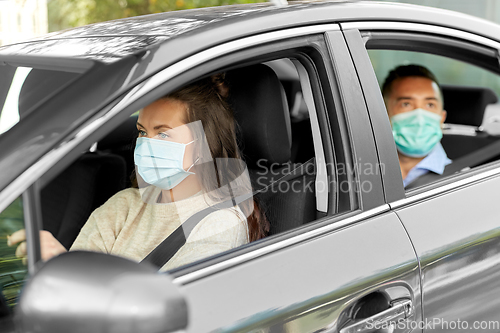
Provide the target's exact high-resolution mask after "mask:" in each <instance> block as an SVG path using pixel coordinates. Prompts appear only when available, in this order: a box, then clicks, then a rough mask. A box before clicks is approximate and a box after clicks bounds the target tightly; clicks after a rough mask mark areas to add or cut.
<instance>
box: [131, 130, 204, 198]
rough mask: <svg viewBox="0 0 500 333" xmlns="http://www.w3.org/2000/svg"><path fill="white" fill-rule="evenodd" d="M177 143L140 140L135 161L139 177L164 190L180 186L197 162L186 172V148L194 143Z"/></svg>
mask: <svg viewBox="0 0 500 333" xmlns="http://www.w3.org/2000/svg"><path fill="white" fill-rule="evenodd" d="M194 141H195V140H193V141H191V142H189V143H177V142H172V141H163V140H157V139H150V138H138V139H137V142H136V145H135V150H134V161H135V165H136V167H137V172H138V173H139V176H141V178H142V179H143V180H144V181H145V182H146V183H148V184H151V185H154V186H157V187H159V188H161V189H164V190H170V189H172V188H174V187H175V186H177V185H179V183H180V182H182V181H183V180H184V179H186V177H187V176H189V175H193V174H194V173H193V172H189V170H191V168H192V167H193V166H194V165H195V164H196V162H197V160H196V161H195V162H194V163H193V164H192V165H191V166H190V167H189V168H188V169H187V170H184V168H183V163H184V154H185V151H186V146H187V145H189V144H191V143H193V142H194Z"/></svg>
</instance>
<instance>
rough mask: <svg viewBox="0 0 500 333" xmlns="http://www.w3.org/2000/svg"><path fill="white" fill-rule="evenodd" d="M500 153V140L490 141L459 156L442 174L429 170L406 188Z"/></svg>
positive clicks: (424, 182)
mask: <svg viewBox="0 0 500 333" xmlns="http://www.w3.org/2000/svg"><path fill="white" fill-rule="evenodd" d="M499 154H500V140H497V141H495V142H492V143H490V144H489V145H487V146H484V147H482V148H481V149H478V150H476V151H475V152H472V153H470V154H467V155H465V156H462V157H459V158H457V159H456V160H454V161H453V162H452V163H451V164H448V165H447V166H446V167H445V168H444V171H443V173H442V174H441V175H439V174H436V173H433V172H429V173H427V174H425V175H423V176H421V177H418V178H417V179H416V180H415V181H413V182H411V183H410V184H408V186H406V188H405V189H407V190H409V189H413V188H416V187H418V186H422V185H425V184H428V183H430V182H433V181H436V180H438V179H441V178H444V177H447V176H450V175H452V174H454V173H455V172H458V171H461V170H463V169H465V168H468V167H469V168H472V167H475V166H477V165H479V164H481V163H484V162H486V161H488V160H489V159H492V158H493V157H495V156H497V155H499Z"/></svg>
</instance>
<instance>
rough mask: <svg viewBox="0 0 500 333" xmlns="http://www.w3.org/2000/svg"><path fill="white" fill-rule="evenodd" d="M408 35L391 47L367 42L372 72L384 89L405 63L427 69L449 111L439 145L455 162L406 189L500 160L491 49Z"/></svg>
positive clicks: (498, 88) (498, 86) (498, 90)
mask: <svg viewBox="0 0 500 333" xmlns="http://www.w3.org/2000/svg"><path fill="white" fill-rule="evenodd" d="M389 35H390V34H388V36H389ZM402 35H404V34H402ZM375 36H377V34H375ZM380 36H381V35H380ZM396 36H398V34H397V33H394V36H391V37H390V38H394V39H395V40H398V38H399V37H396ZM408 36H411V37H408V38H409V40H403V39H401V40H399V41H394V40H393V41H392V42H391V43H392V44H393V45H390V46H389V44H390V43H389V44H385V43H386V41H385V40H384V38H386V37H381V39H380V40H378V39H377V38H374V39H373V40H371V41H369V42H367V43H366V47H367V49H368V54H369V56H370V60H371V63H372V65H373V69H374V71H375V74H376V76H377V80H378V82H379V85H380V87H382V84H383V82H384V80H385V78H386V77H387V76H388V74H389V72H390V71H391V70H393V69H395V68H396V67H398V66H401V65H409V64H414V65H420V66H424V67H426V68H427V69H429V70H430V71H431V72H432V73H433V74H434V75H435V76H436V78H437V80H438V82H439V84H440V88H441V91H442V95H443V103H444V110H445V111H446V112H447V116H446V120H445V123H444V125H443V126H442V133H443V137H442V139H441V141H440V143H441V145H442V147H443V148H444V151H445V153H446V155H447V157H448V158H449V159H450V160H451V163H449V164H447V165H446V166H445V169H444V171H440V172H443V173H442V174H439V173H437V174H435V173H434V172H428V173H427V175H424V176H421V177H419V178H420V179H418V178H417V180H416V181H414V183H413V184H408V185H407V186H406V187H405V188H406V190H409V189H414V188H417V187H420V186H423V185H426V184H429V183H433V182H435V181H438V180H440V179H443V178H446V177H449V176H452V175H459V174H464V172H467V171H469V170H474V169H475V168H477V167H479V166H482V165H488V164H489V163H491V162H494V161H496V160H498V158H499V157H500V155H499V154H497V153H496V152H495V151H497V149H495V146H494V144H495V142H497V141H498V138H499V136H498V135H499V134H500V131H499V130H498V129H499V126H498V119H499V118H498V112H499V111H498V110H499V106H500V105H499V104H498V96H499V94H500V76H499V68H498V63H495V60H494V58H493V53H492V52H491V50H489V49H488V48H486V47H484V48H483V47H476V48H474V47H472V46H470V45H468V44H467V43H463V45H462V44H460V43H458V42H455V41H453V42H452V41H449V40H447V39H445V38H436V39H435V40H434V39H433V38H431V37H427V36H425V35H418V34H408ZM427 38H428V39H427ZM413 39H415V40H413ZM412 43H414V45H413V44H412ZM427 43H428V44H427ZM454 43H456V45H455V44H454ZM394 45H398V46H397V47H395V46H394ZM410 45H413V46H414V50H412V51H406V50H405V49H411V48H412V47H410ZM430 45H434V49H432V51H428V50H429V46H430ZM447 45H448V46H447ZM447 47H448V48H447ZM393 48H394V49H393ZM430 52H432V53H430Z"/></svg>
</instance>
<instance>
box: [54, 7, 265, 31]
mask: <svg viewBox="0 0 500 333" xmlns="http://www.w3.org/2000/svg"><path fill="white" fill-rule="evenodd" d="M263 1H265V0H48V1H47V3H48V15H49V31H57V30H62V29H67V28H71V27H77V26H81V25H85V24H89V23H95V22H102V21H108V20H114V19H119V18H124V17H131V16H137V15H145V14H153V13H161V12H166V11H171V10H180V9H190V8H198V7H211V6H222V5H231V4H241V3H256V2H263Z"/></svg>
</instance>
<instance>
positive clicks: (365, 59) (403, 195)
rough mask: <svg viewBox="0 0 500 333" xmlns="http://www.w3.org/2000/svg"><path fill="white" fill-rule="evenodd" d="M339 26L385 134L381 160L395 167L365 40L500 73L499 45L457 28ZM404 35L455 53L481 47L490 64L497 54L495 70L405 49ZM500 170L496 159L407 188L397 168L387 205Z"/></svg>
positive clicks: (440, 52)
mask: <svg viewBox="0 0 500 333" xmlns="http://www.w3.org/2000/svg"><path fill="white" fill-rule="evenodd" d="M341 26H342V29H343V31H344V34H345V35H346V39H347V41H348V44H349V47H350V48H351V49H352V50H353V59H354V61H355V63H356V66H357V67H358V68H359V70H358V74H359V76H360V77H361V78H362V81H363V89H364V90H365V91H371V94H372V97H374V98H370V99H367V103H368V104H369V105H371V106H370V109H371V110H370V113H371V114H372V116H371V117H370V118H371V119H372V120H373V119H378V121H377V122H374V123H373V128H374V131H376V132H377V133H378V135H379V136H380V137H383V138H384V141H383V142H384V143H385V144H381V142H378V143H377V145H378V150H379V155H380V159H381V163H384V162H383V161H385V163H386V164H390V165H393V166H394V167H395V166H397V167H398V168H399V162H398V159H397V154H395V151H396V148H395V143H394V140H393V139H392V142H389V140H388V136H389V133H390V132H391V131H390V123H389V120H388V117H387V111H386V108H385V104H384V103H383V98H382V93H381V92H380V88H379V86H378V82H377V79H376V76H375V71H374V69H373V67H372V66H371V62H370V59H369V56H368V52H367V47H366V43H367V42H369V40H370V39H372V40H374V39H377V37H378V38H380V39H383V40H390V43H389V45H392V48H391V47H384V48H383V49H386V50H390V49H395V50H405V51H415V52H422V53H432V54H437V55H440V56H443V57H447V58H452V59H455V60H459V61H462V62H465V63H468V64H471V65H474V66H477V67H480V68H483V69H485V70H488V71H490V72H493V73H495V74H497V75H500V64H499V63H498V60H497V59H498V58H497V56H496V55H497V54H498V50H500V43H498V42H496V41H494V40H491V39H489V38H486V37H483V36H478V35H474V34H472V33H469V32H465V31H461V30H458V29H453V28H444V27H439V26H433V25H430V24H419V23H410V22H370V21H368V22H348V23H341ZM391 33H392V34H391ZM401 36H412V39H414V40H415V39H419V40H420V41H423V42H424V44H425V45H432V43H433V42H434V43H435V42H436V41H443V40H444V41H448V43H447V45H452V46H453V50H454V51H456V50H458V49H460V48H461V49H462V50H464V52H471V50H473V49H475V48H478V50H479V51H480V52H481V53H482V54H483V55H487V54H489V55H490V57H491V60H492V61H491V63H493V56H494V59H495V61H496V66H495V67H494V68H493V67H491V65H488V64H485V63H481V62H480V61H479V60H478V59H474V61H470V59H469V61H467V59H468V58H466V57H464V55H463V54H456V53H453V54H448V53H447V52H446V50H445V49H440V48H437V49H436V52H428V51H427V52H425V51H423V50H422V49H418V48H417V49H415V48H413V49H411V50H407V49H404V48H403V45H408V40H400V42H401V43H399V44H398V43H397V39H396V38H397V37H401ZM376 45H377V46H376V49H382V45H384V44H383V42H377V43H376ZM448 52H451V51H448ZM491 63H490V64H491ZM377 90H378V92H377ZM391 138H392V136H391ZM391 152H392V153H391ZM391 155H392V156H391ZM499 173H500V160H497V161H493V162H490V163H488V164H485V165H480V166H477V167H474V168H472V169H471V170H469V171H464V172H461V173H458V174H454V175H450V176H448V177H445V178H442V179H438V180H437V181H435V182H432V183H429V184H425V185H422V186H419V187H417V188H415V189H411V190H408V191H406V192H405V190H404V187H403V182H402V178H401V173H399V176H397V172H393V173H392V176H391V177H386V178H385V182H384V186H385V188H386V193H393V195H392V196H391V199H390V200H388V203H389V204H390V206H391V208H397V207H400V206H403V205H407V204H411V203H413V202H417V201H419V200H422V199H425V198H429V197H432V196H435V195H440V194H442V193H444V192H447V191H450V190H454V189H457V188H460V187H463V186H468V185H472V184H474V183H476V182H478V181H483V180H485V179H488V178H489V177H492V176H494V175H496V174H499Z"/></svg>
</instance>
